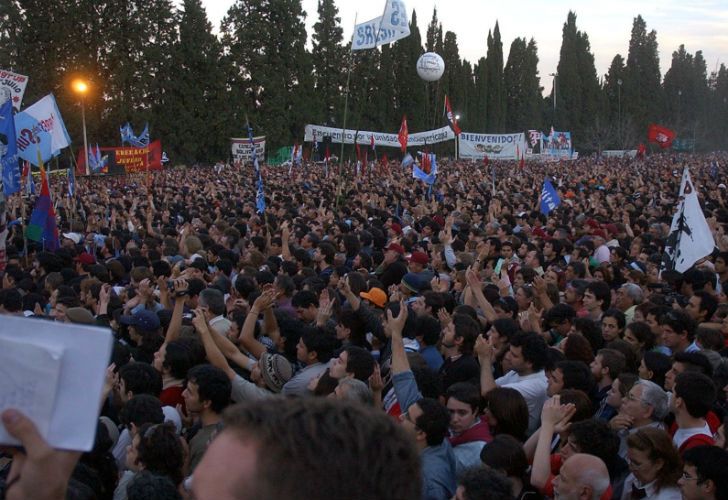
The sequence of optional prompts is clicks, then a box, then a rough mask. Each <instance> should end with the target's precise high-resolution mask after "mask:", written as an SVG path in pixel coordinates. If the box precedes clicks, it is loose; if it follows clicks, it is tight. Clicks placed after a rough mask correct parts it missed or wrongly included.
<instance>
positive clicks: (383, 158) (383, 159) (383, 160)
mask: <svg viewBox="0 0 728 500" xmlns="http://www.w3.org/2000/svg"><path fill="white" fill-rule="evenodd" d="M388 164H389V158H387V153H384V154H383V155H382V165H384V166H387V165H388Z"/></svg>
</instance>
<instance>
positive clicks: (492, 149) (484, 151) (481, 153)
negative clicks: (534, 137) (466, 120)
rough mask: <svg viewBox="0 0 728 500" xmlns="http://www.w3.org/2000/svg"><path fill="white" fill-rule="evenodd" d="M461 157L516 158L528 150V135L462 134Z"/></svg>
mask: <svg viewBox="0 0 728 500" xmlns="http://www.w3.org/2000/svg"><path fill="white" fill-rule="evenodd" d="M459 151H460V157H461V158H473V159H482V158H485V157H486V156H487V157H488V158H490V159H495V160H516V159H518V152H519V151H520V152H521V153H525V151H526V136H525V134H524V133H523V132H521V133H519V134H473V133H470V132H463V133H461V134H460V149H459Z"/></svg>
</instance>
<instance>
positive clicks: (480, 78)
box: [468, 57, 488, 132]
mask: <svg viewBox="0 0 728 500" xmlns="http://www.w3.org/2000/svg"><path fill="white" fill-rule="evenodd" d="M473 72H474V74H475V97H474V99H473V101H472V104H471V106H472V107H471V109H470V110H469V111H468V116H469V117H470V118H469V120H470V121H469V123H470V125H471V128H472V129H473V130H474V131H475V132H486V131H487V127H488V113H487V111H488V63H487V60H486V59H485V57H481V58H480V59H478V64H476V65H475V69H474V71H473Z"/></svg>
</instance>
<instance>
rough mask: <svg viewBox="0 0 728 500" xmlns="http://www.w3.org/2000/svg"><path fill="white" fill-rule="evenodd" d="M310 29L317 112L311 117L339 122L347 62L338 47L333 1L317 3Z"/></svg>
mask: <svg viewBox="0 0 728 500" xmlns="http://www.w3.org/2000/svg"><path fill="white" fill-rule="evenodd" d="M313 30H314V31H313V35H312V38H313V52H312V57H313V69H314V80H315V89H316V100H317V109H316V110H315V112H314V114H313V115H312V118H313V119H314V120H315V121H316V122H317V123H318V122H320V121H323V122H325V123H340V122H341V119H342V117H343V101H342V99H341V95H342V93H343V87H344V85H345V84H346V81H345V78H346V72H345V71H344V69H345V68H346V64H347V61H346V52H345V49H344V47H343V46H342V40H343V33H344V30H343V29H342V28H341V17H339V9H338V8H337V7H336V5H335V4H334V0H319V2H318V21H317V22H316V24H314V25H313Z"/></svg>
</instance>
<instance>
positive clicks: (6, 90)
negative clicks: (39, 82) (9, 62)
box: [0, 69, 28, 111]
mask: <svg viewBox="0 0 728 500" xmlns="http://www.w3.org/2000/svg"><path fill="white" fill-rule="evenodd" d="M27 85H28V77H27V76H25V75H20V74H18V73H13V72H12V71H6V70H4V69H0V106H1V105H2V104H3V103H4V102H5V101H7V100H8V99H10V100H11V101H13V107H14V108H15V111H20V103H21V102H23V94H25V87H26V86H27Z"/></svg>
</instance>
